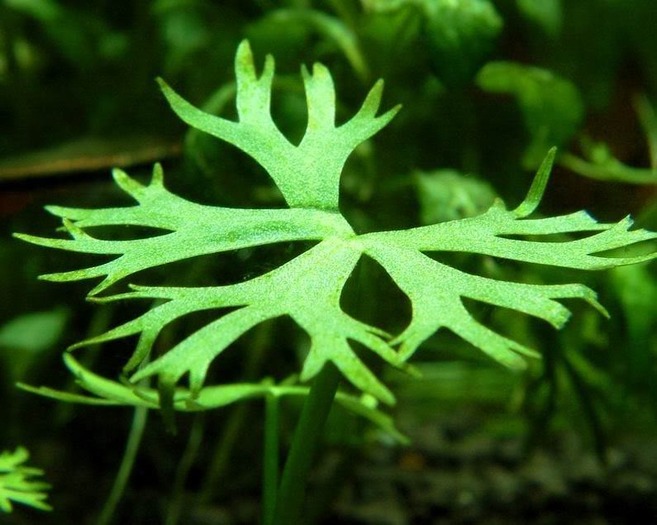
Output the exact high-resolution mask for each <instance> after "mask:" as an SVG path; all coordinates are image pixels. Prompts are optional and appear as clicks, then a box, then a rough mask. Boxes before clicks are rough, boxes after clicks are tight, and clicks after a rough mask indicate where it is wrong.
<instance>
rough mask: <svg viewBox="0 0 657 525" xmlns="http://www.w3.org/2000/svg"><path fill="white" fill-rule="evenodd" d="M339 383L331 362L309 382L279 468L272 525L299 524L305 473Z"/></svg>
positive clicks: (304, 488) (307, 471)
mask: <svg viewBox="0 0 657 525" xmlns="http://www.w3.org/2000/svg"><path fill="white" fill-rule="evenodd" d="M339 382H340V374H339V372H338V370H337V368H336V367H335V366H334V365H333V364H332V363H326V364H325V365H324V368H323V369H322V371H321V372H320V373H319V374H317V376H316V377H315V379H314V381H313V384H312V387H311V388H310V393H309V394H308V397H307V398H306V401H305V402H304V405H303V409H302V410H301V416H300V417H299V422H298V423H297V428H296V430H295V431H294V436H293V438H292V445H291V446H290V452H289V454H288V457H287V460H286V462H285V467H284V469H283V475H282V479H281V486H280V489H279V491H278V497H277V501H276V512H275V515H274V520H273V522H272V525H291V524H295V525H300V524H301V523H303V521H302V507H303V503H304V501H305V496H306V484H307V480H308V473H309V472H310V467H311V466H312V460H313V458H314V456H315V451H316V449H317V445H318V442H319V438H320V436H321V434H322V431H323V429H324V423H325V422H326V418H327V417H328V414H329V411H330V409H331V406H332V404H333V399H334V397H335V394H336V392H337V390H338V383H339Z"/></svg>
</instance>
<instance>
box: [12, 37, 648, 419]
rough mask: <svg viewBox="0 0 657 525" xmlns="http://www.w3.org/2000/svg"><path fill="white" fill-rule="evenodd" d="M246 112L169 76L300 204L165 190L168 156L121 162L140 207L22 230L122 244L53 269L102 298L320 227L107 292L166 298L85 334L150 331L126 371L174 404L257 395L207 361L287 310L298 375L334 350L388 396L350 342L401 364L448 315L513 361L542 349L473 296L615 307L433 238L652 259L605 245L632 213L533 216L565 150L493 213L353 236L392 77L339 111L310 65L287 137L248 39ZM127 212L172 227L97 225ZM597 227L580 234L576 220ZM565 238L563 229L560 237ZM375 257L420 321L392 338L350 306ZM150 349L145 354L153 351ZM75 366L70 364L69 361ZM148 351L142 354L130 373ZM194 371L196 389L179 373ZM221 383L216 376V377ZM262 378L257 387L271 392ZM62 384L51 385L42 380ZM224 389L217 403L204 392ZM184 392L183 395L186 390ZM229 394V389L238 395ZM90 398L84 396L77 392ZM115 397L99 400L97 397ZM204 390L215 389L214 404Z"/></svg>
mask: <svg viewBox="0 0 657 525" xmlns="http://www.w3.org/2000/svg"><path fill="white" fill-rule="evenodd" d="M235 71H236V76H237V101H236V103H237V110H238V122H233V121H229V120H226V119H223V118H221V117H217V116H213V115H209V114H206V113H204V112H202V111H201V110H199V109H197V108H195V107H194V106H192V105H190V104H189V103H188V102H186V101H185V100H184V99H182V98H181V97H180V96H179V95H177V94H176V93H175V92H174V91H173V90H171V89H170V88H169V87H168V86H166V84H164V83H162V88H163V91H164V94H165V96H166V97H167V99H168V100H169V102H170V104H171V106H172V108H173V109H174V111H175V112H176V113H178V115H179V116H180V117H181V118H182V119H183V120H185V121H186V122H187V123H189V124H191V125H192V126H194V127H196V128H198V129H200V130H203V131H206V132H208V133H210V134H212V135H214V136H216V137H218V138H220V139H222V140H225V141H228V142H229V143H231V144H233V145H235V146H236V147H238V148H239V149H241V150H242V151H244V152H246V153H247V154H249V155H251V156H252V157H253V158H254V159H255V160H256V161H258V162H259V163H260V164H261V165H262V166H263V167H264V168H265V169H266V170H267V171H268V172H269V174H270V175H271V177H272V178H273V180H274V182H275V183H276V184H277V185H278V186H279V188H280V189H281V191H282V193H283V195H284V196H285V199H286V201H287V203H288V204H289V205H290V208H286V209H267V210H260V209H233V208H225V207H214V206H205V205H200V204H196V203H192V202H189V201H186V200H185V199H182V198H181V197H178V196H176V195H174V194H172V193H170V192H169V191H168V190H166V188H165V186H164V181H163V175H162V170H161V168H160V167H159V166H156V167H155V168H154V171H153V177H152V180H151V181H150V183H148V184H146V185H142V184H140V183H139V182H137V181H135V180H134V179H132V178H130V177H129V176H128V175H126V174H125V173H123V172H121V171H115V173H114V177H115V180H116V182H117V184H118V185H119V186H120V187H121V188H122V189H123V190H124V191H125V192H126V193H127V194H128V195H130V196H131V197H132V198H133V199H134V200H135V201H136V202H137V204H136V205H133V206H129V207H118V208H105V209H99V210H85V209H77V208H62V207H55V206H53V207H49V208H48V209H49V211H50V212H51V213H54V214H55V215H58V216H60V217H62V219H63V222H64V228H65V229H66V231H67V232H68V233H69V235H70V236H71V239H44V238H40V237H34V236H30V235H24V234H22V235H18V237H19V238H21V239H23V240H26V241H29V242H33V243H35V244H39V245H42V246H46V247H52V248H58V249H64V250H70V251H77V252H85V253H91V254H99V255H113V256H116V257H115V258H114V259H113V260H111V261H109V262H105V263H103V264H99V265H97V266H93V267H91V268H85V269H81V270H75V271H71V272H63V273H57V274H51V275H46V276H44V278H47V279H50V280H57V281H69V280H78V279H88V278H94V277H102V278H103V279H102V281H101V282H100V284H99V285H97V286H96V287H95V288H94V289H93V290H92V291H91V292H90V295H91V296H96V295H97V294H99V293H100V292H101V291H103V290H106V289H107V288H108V287H109V286H111V285H113V284H114V283H116V282H117V281H119V280H120V279H123V278H125V277H128V276H131V275H133V274H135V273H136V272H138V271H141V270H143V269H146V268H153V267H155V266H159V265H162V264H166V263H168V262H173V261H178V260H182V259H187V258H190V257H195V256H198V255H204V254H213V253H220V252H225V251H230V250H237V249H240V248H245V247H251V246H260V245H263V244H271V243H276V242H288V241H296V240H306V241H308V240H315V241H318V243H317V244H316V245H315V246H313V247H312V248H310V249H309V250H307V251H305V252H304V253H302V254H301V255H299V256H297V257H295V258H294V259H292V260H291V261H289V262H287V263H286V264H284V265H282V266H280V267H278V268H275V269H274V270H272V271H269V272H267V273H265V274H263V275H260V276H258V277H255V278H252V279H250V280H245V281H242V282H237V283H234V284H228V285H223V286H215V287H175V286H161V287H155V286H134V285H133V286H131V291H128V292H125V293H118V294H114V295H110V296H105V297H92V298H93V299H94V300H96V301H117V300H140V299H141V300H143V299H148V300H151V301H153V300H156V301H157V303H156V304H155V305H154V306H153V307H152V308H151V309H150V310H148V311H147V312H145V313H144V314H142V315H141V316H139V317H137V318H136V319H133V320H130V321H128V322H126V323H124V324H122V325H120V326H117V327H115V328H112V329H110V330H108V331H107V332H106V333H104V334H101V335H98V336H96V337H93V338H91V339H89V340H87V341H83V342H81V343H78V344H77V345H75V346H74V348H77V347H80V346H84V345H89V344H95V343H102V342H106V341H110V340H114V339H120V338H125V337H129V336H138V342H137V346H136V348H135V352H134V353H133V355H132V356H131V358H130V360H129V361H128V363H127V365H126V367H125V370H126V372H129V373H132V376H131V377H130V381H131V382H133V383H134V382H137V381H140V380H141V379H144V378H148V377H157V378H158V379H159V398H158V399H157V400H155V399H154V397H148V396H150V394H148V395H147V396H146V397H144V396H142V395H141V394H139V396H140V399H142V402H145V403H149V404H150V405H149V406H151V405H152V406H159V407H161V408H163V409H164V410H165V411H168V412H170V411H171V410H173V409H174V408H175V409H183V408H182V407H183V405H184V406H185V407H187V408H186V409H191V408H190V407H192V406H195V407H196V408H197V409H201V408H202V407H204V406H207V407H209V406H219V404H221V403H224V402H232V401H233V400H238V399H242V398H243V397H248V396H250V395H256V394H257V395H259V394H260V393H261V392H262V391H263V390H262V388H264V387H257V386H256V387H254V386H253V385H251V386H244V387H240V388H237V387H236V388H234V389H232V390H231V389H229V390H211V389H213V388H215V387H207V386H205V387H204V383H205V380H206V375H207V373H208V369H209V367H210V365H211V364H212V363H213V361H214V360H216V359H217V358H219V357H220V356H221V355H222V353H223V352H224V351H226V349H228V348H229V347H230V346H231V345H232V343H234V342H235V341H236V340H237V339H238V338H239V337H241V336H242V335H243V334H245V333H246V332H247V331H249V330H250V329H251V328H253V327H254V326H256V325H258V324H259V323H261V322H263V321H265V320H268V319H273V318H276V317H281V316H288V317H290V318H291V319H292V320H293V321H294V322H295V323H296V324H297V325H298V326H299V327H300V328H301V329H302V330H304V331H305V332H306V333H307V334H308V336H309V339H310V346H309V348H308V351H307V354H306V356H305V358H304V360H303V363H302V364H301V373H300V379H301V380H302V381H306V380H310V379H312V378H313V377H314V376H315V375H316V374H317V373H318V372H319V371H320V370H321V369H322V367H323V366H324V365H325V364H326V363H327V362H331V363H333V364H334V365H335V366H336V367H337V368H338V370H340V372H341V373H342V375H343V376H344V377H345V378H346V379H347V380H348V381H349V382H350V383H351V384H352V385H353V386H355V387H356V388H357V389H358V390H360V391H362V392H364V393H365V394H367V395H369V396H372V397H374V398H376V399H377V400H379V401H382V402H385V403H393V402H394V397H393V394H392V393H391V392H390V390H389V389H388V388H387V387H386V386H385V385H384V384H383V383H382V382H381V381H380V380H379V379H378V378H377V376H376V375H375V374H374V373H373V372H372V371H371V370H370V369H369V368H368V367H367V366H366V365H365V363H364V362H363V359H362V357H361V356H360V355H359V354H358V353H357V351H356V348H355V347H354V346H353V343H354V342H355V343H358V345H359V346H362V347H364V349H366V351H371V352H373V353H375V354H376V355H377V356H378V357H379V358H381V359H382V360H383V361H384V362H386V363H388V364H391V365H393V366H402V363H404V362H405V361H406V360H408V359H410V357H411V356H412V355H413V354H414V352H415V351H416V350H417V349H418V347H419V346H420V345H421V344H422V342H423V341H425V340H426V339H427V338H428V337H430V336H431V335H432V334H434V333H435V332H437V331H439V330H441V329H447V330H451V331H452V332H454V333H455V334H456V335H457V336H459V337H461V338H462V339H464V340H465V341H468V342H469V343H471V344H472V345H473V346H475V347H477V348H479V349H480V350H481V351H483V352H485V353H486V354H488V355H489V356H490V357H491V358H492V359H494V360H496V361H498V362H500V363H502V364H504V365H506V366H509V367H512V368H521V367H522V366H523V365H524V362H525V361H524V358H525V357H527V356H529V357H533V356H536V353H535V352H534V351H533V350H532V349H530V348H527V347H525V346H523V345H522V344H520V343H518V342H517V341H514V340H513V339H512V338H511V337H510V336H507V335H503V334H500V333H497V332H496V331H494V330H493V329H491V328H489V327H488V326H486V325H485V324H483V323H482V322H480V321H478V320H476V319H475V318H474V317H473V316H472V315H471V314H470V312H468V310H467V309H466V307H465V305H464V300H465V299H467V300H474V301H479V302H482V303H487V304H490V305H493V306H497V307H502V308H508V309H512V310H516V311H518V312H521V313H524V314H526V315H530V316H533V317H536V318H538V319H542V320H544V321H546V322H547V323H549V324H551V325H552V326H554V327H555V328H561V327H562V326H563V325H564V324H565V322H566V321H567V319H568V317H569V315H570V312H569V310H568V309H567V308H566V306H564V305H563V304H561V303H560V300H563V299H572V298H576V299H581V300H584V301H586V302H588V303H589V304H590V305H592V306H593V307H594V308H596V309H597V310H599V311H600V312H601V313H602V314H605V315H606V311H605V310H604V308H603V307H602V306H601V305H600V304H599V303H598V301H597V298H596V295H595V293H594V292H593V291H592V290H590V289H589V288H587V287H586V286H584V285H581V284H558V285H539V284H524V283H515V282H506V281H501V280H496V279H490V278H487V277H483V276H478V275H473V274H470V273H466V272H463V271H461V270H459V269H456V268H452V267H451V266H448V265H446V264H443V263H440V262H438V261H437V260H434V259H432V258H431V257H430V254H431V253H433V252H443V251H444V252H463V253H471V254H479V255H486V256H491V257H498V258H501V259H505V260H513V261H519V262H527V263H535V264H543V265H552V266H558V267H566V268H575V269H584V270H597V269H603V268H612V267H616V266H621V265H625V264H632V263H636V262H641V261H645V260H649V259H652V258H655V257H656V256H657V254H656V253H655V251H654V250H653V251H652V252H650V253H647V254H644V255H632V254H631V253H629V252H628V253H624V254H623V255H622V256H618V257H612V256H610V255H609V253H608V252H610V251H618V250H621V251H623V250H625V249H626V248H629V247H631V246H632V245H634V244H637V243H641V242H644V241H649V240H653V239H655V238H657V234H656V233H653V232H648V231H645V230H640V229H638V230H631V229H630V228H631V226H632V221H631V219H630V218H626V219H623V220H621V221H620V222H618V223H616V224H612V223H598V222H597V221H596V220H595V219H594V218H592V217H591V216H590V215H588V214H587V213H586V212H583V211H582V212H576V213H571V214H567V215H561V216H557V217H548V218H530V216H531V215H532V214H533V213H534V212H535V211H536V209H537V207H538V205H539V203H540V200H541V198H542V196H543V192H544V190H545V186H546V184H547V182H548V177H549V173H550V169H551V166H552V163H553V160H554V156H555V151H554V150H551V151H550V152H549V153H548V155H547V157H546V158H545V160H544V161H543V163H542V164H541V167H540V168H539V170H538V173H537V176H536V178H535V180H534V183H533V184H532V186H531V188H530V190H529V192H528V194H527V197H526V198H525V199H524V200H523V202H522V203H521V204H520V205H518V206H517V207H516V208H514V209H511V210H509V209H507V207H506V206H505V205H504V203H502V202H501V201H499V200H498V201H496V202H495V203H494V204H493V205H492V206H491V207H490V208H489V209H488V210H487V211H486V212H485V213H482V214H480V215H477V216H473V217H467V218H464V219H459V220H452V221H449V222H443V223H439V224H432V225H428V226H423V227H418V228H410V229H407V230H399V231H383V232H376V233H367V234H363V235H356V233H355V232H354V231H353V229H352V228H351V226H350V225H349V224H348V223H347V221H346V219H345V218H344V217H343V216H342V215H341V214H340V213H339V211H338V196H339V178H340V172H341V170H342V167H343V165H344V162H345V161H346V159H347V157H348V156H349V154H350V153H351V152H352V151H353V149H354V148H355V147H356V146H357V145H358V144H359V143H360V142H362V141H364V140H366V139H367V138H369V137H370V136H372V135H373V134H374V133H376V132H377V131H379V130H380V129H381V128H382V127H383V126H385V125H386V124H387V123H388V122H389V121H390V119H391V118H392V117H393V116H394V114H395V112H396V111H397V108H393V109H392V110H389V111H387V112H386V113H384V114H383V115H380V116H376V114H377V112H378V110H379V105H380V102H381V95H382V89H383V84H382V83H381V82H378V83H376V84H375V85H374V87H373V88H372V90H371V91H370V92H369V94H368V95H367V97H366V99H365V101H364V103H363V105H362V107H361V108H360V109H359V110H358V112H357V113H356V114H355V115H354V116H353V117H352V118H351V119H350V120H348V121H347V122H345V123H344V124H342V125H340V126H336V125H335V113H336V107H335V105H336V102H335V89H334V86H333V80H332V78H331V75H330V73H329V72H328V70H327V69H326V68H325V67H324V66H321V65H318V64H316V65H314V66H313V68H312V71H308V70H306V69H302V77H303V82H304V87H305V92H306V99H307V104H308V125H307V129H306V133H305V135H304V137H303V138H302V140H301V142H300V143H299V144H298V145H296V146H295V145H293V144H291V143H290V142H289V141H288V140H287V139H286V138H285V137H284V136H283V135H282V134H281V132H280V131H279V130H278V128H277V127H276V125H275V123H274V122H273V120H272V117H271V112H270V105H271V90H272V82H273V75H274V61H273V59H272V58H271V57H268V58H267V59H266V61H265V65H264V69H263V72H262V73H261V74H260V75H258V73H257V72H256V68H255V65H254V62H253V56H252V53H251V50H250V48H249V46H248V43H246V42H243V43H242V44H241V45H240V47H239V49H238V51H237V56H236V60H235ZM117 225H132V226H144V227H150V228H156V229H159V230H162V233H160V234H158V235H154V236H152V237H148V238H144V239H134V240H105V239H99V238H96V237H95V236H94V235H92V234H90V233H89V231H88V230H90V229H93V228H97V227H105V226H117ZM570 233H579V234H588V235H584V236H582V237H581V238H578V239H574V240H568V237H567V234H570ZM555 235H556V236H558V238H559V239H560V240H559V241H558V242H557V241H555V240H554V236H555ZM363 254H366V255H368V256H370V257H371V258H373V259H374V260H375V261H376V262H378V263H379V264H380V265H381V266H382V267H383V268H384V269H385V271H386V272H387V273H388V274H389V275H390V277H391V278H392V280H393V282H394V283H395V284H396V285H397V286H398V287H399V289H400V290H401V291H402V292H403V293H405V294H406V295H407V296H408V298H409V300H410V302H411V306H412V317H411V321H410V323H409V325H408V326H407V327H406V328H405V329H404V330H403V331H402V333H401V334H399V335H398V336H396V337H395V338H391V337H389V336H388V334H386V333H385V332H383V331H382V330H380V329H378V328H376V327H374V326H370V325H368V324H365V323H362V322H360V321H358V320H357V319H355V318H353V317H352V316H350V315H348V314H347V313H346V312H345V311H344V310H343V309H342V308H341V306H340V299H341V295H342V293H343V289H344V286H345V283H346V282H347V279H348V278H349V277H350V275H351V273H352V272H353V269H354V268H355V266H356V264H357V263H358V260H359V259H360V257H361V256H362V255H363ZM226 308H230V309H232V310H231V311H230V312H229V313H227V314H223V315H220V316H219V317H217V318H216V319H214V320H212V321H210V322H209V323H208V324H206V325H205V326H203V327H201V328H200V329H198V330H197V331H195V332H194V333H192V334H191V335H189V336H188V337H186V338H185V339H183V340H182V341H179V342H177V343H176V344H174V345H173V347H172V348H170V349H169V350H168V351H166V352H165V353H164V354H162V355H159V356H153V355H151V354H152V353H153V352H152V349H153V346H154V343H155V341H156V339H157V338H158V336H159V335H160V333H161V331H162V330H163V328H164V327H165V326H167V325H168V324H170V323H171V322H173V321H175V320H176V319H179V318H181V317H183V316H186V315H188V314H190V313H194V312H199V311H207V310H221V309H226ZM145 363H147V364H145ZM68 364H69V366H72V365H71V363H70V362H69V363H68ZM138 365H143V367H142V368H140V369H139V370H138V371H136V372H134V370H135V369H136V368H137V366H138ZM72 369H73V370H74V373H76V375H77V377H78V379H79V380H80V381H81V382H82V383H83V385H86V387H88V388H87V389H88V390H90V391H91V392H92V393H95V394H96V395H98V396H99V397H100V399H101V400H102V399H110V400H113V402H121V403H126V404H135V403H137V400H135V398H134V396H135V395H138V394H137V392H138V391H137V390H134V391H128V390H129V387H127V386H125V385H123V386H119V387H117V386H116V383H111V382H110V383H103V382H101V381H100V380H96V379H95V378H91V379H89V377H90V376H89V375H88V371H84V370H82V369H81V368H80V367H76V366H73V367H72ZM185 376H187V377H188V379H189V390H186V391H184V392H185V393H184V394H180V390H177V389H176V385H177V384H178V383H179V382H180V381H181V379H182V378H183V377H185ZM217 388H218V387H217ZM259 388H260V390H259ZM42 392H44V393H46V394H48V395H51V394H52V395H54V393H53V392H51V391H42ZM210 393H212V395H214V396H215V397H213V398H212V401H208V398H207V397H205V396H208V395H210ZM181 396H182V397H181ZM231 396H232V397H231ZM68 399H69V400H72V401H79V398H78V397H77V396H73V397H70V398H68ZM101 402H103V401H101ZM204 403H209V404H207V405H204Z"/></svg>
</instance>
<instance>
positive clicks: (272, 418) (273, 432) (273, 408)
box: [262, 394, 279, 525]
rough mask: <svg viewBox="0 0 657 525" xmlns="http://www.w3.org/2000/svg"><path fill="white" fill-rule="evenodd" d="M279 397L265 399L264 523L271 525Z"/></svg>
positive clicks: (274, 488)
mask: <svg viewBox="0 0 657 525" xmlns="http://www.w3.org/2000/svg"><path fill="white" fill-rule="evenodd" d="M278 430H279V399H278V396H276V395H275V394H269V395H267V397H266V399H265V436H264V456H263V457H264V461H263V473H262V510H263V523H264V524H265V525H271V524H272V522H273V520H274V512H275V511H276V492H277V490H278V475H279V438H278Z"/></svg>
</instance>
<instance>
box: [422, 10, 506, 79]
mask: <svg viewBox="0 0 657 525" xmlns="http://www.w3.org/2000/svg"><path fill="white" fill-rule="evenodd" d="M421 5H422V7H423V8H424V13H425V27H424V36H425V39H426V42H427V46H428V48H429V51H430V58H431V64H432V66H433V69H434V71H435V73H436V75H437V76H438V78H439V79H440V80H441V82H443V83H444V84H446V85H447V86H449V87H456V88H458V87H461V86H463V85H465V84H468V83H469V82H470V81H471V80H472V78H473V77H474V75H475V74H476V73H477V71H478V70H479V68H480V67H481V66H482V65H483V64H484V62H485V61H486V59H487V58H488V57H489V56H490V54H491V53H492V52H493V50H494V49H495V45H496V44H497V39H498V37H499V35H500V33H501V31H502V26H503V20H502V17H501V16H500V15H499V14H498V13H497V11H496V10H495V7H494V6H493V4H492V3H490V2H489V1H487V0H460V1H458V2H456V1H454V0H424V1H422V2H421Z"/></svg>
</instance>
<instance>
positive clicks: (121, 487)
mask: <svg viewBox="0 0 657 525" xmlns="http://www.w3.org/2000/svg"><path fill="white" fill-rule="evenodd" d="M147 419H148V408H146V407H137V408H135V411H134V414H133V418H132V426H131V427H130V435H129V436H128V442H127V443H126V447H125V451H124V453H123V459H122V460H121V466H120V467H119V471H118V473H117V475H116V479H115V480H114V485H113V486H112V490H111V492H110V495H109V496H108V498H107V500H106V501H105V504H104V505H103V508H102V510H101V512H100V516H99V518H98V521H97V522H96V523H97V525H108V524H109V523H111V522H112V518H113V516H114V513H115V512H116V508H117V507H118V505H119V502H120V501H121V498H122V497H123V493H124V492H125V488H126V486H127V485H128V479H129V478H130V474H131V472H132V468H133V466H134V464H135V459H136V457H137V452H138V451H139V446H140V444H141V439H142V437H143V435H144V428H146V420H147Z"/></svg>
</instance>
